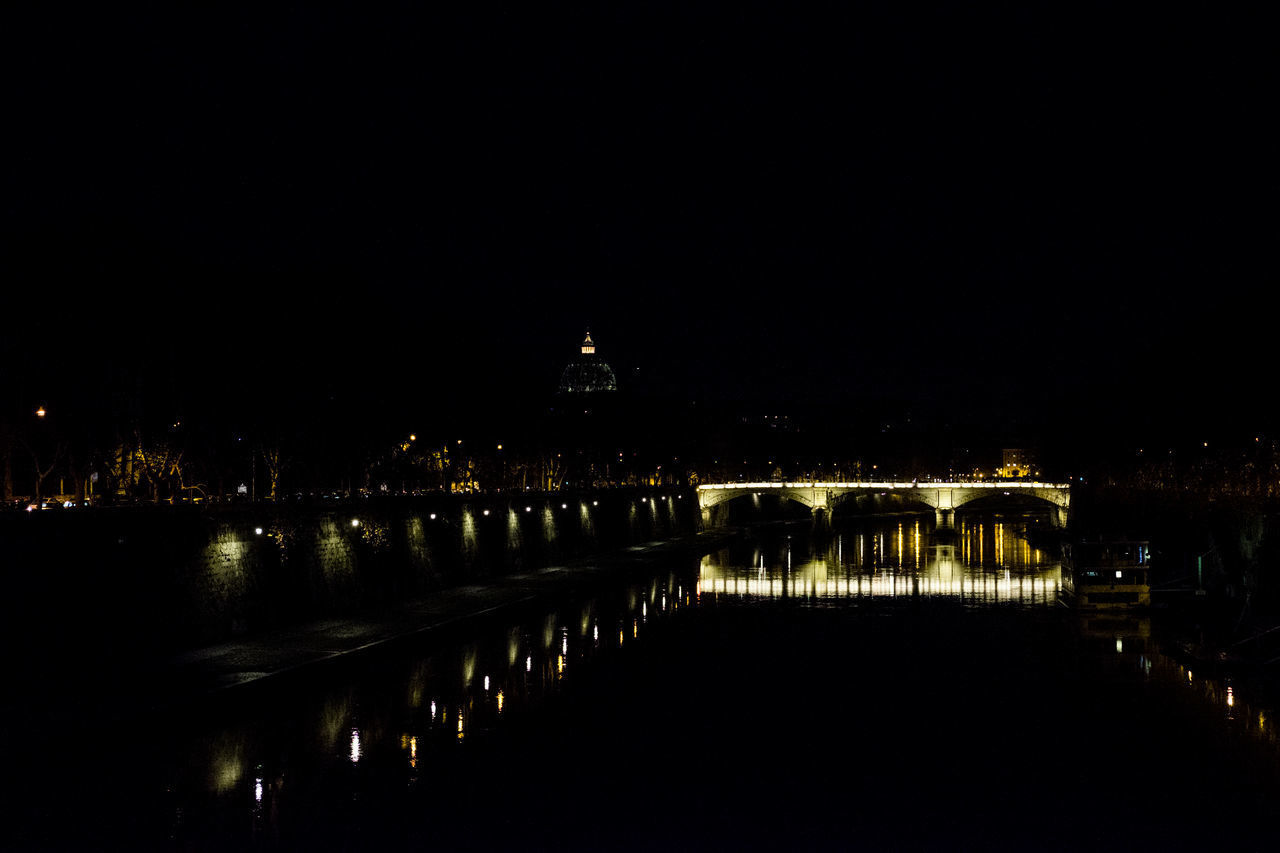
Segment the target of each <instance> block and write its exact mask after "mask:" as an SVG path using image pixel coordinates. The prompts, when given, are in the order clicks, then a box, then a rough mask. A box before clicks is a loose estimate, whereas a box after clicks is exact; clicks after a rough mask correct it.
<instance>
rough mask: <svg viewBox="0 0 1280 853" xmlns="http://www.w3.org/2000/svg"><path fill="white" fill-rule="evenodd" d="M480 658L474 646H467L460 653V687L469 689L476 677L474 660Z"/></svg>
mask: <svg viewBox="0 0 1280 853" xmlns="http://www.w3.org/2000/svg"><path fill="white" fill-rule="evenodd" d="M479 656H480V651H479V650H478V649H477V648H476V646H475V644H474V643H472V644H471V645H469V646H467V647H466V649H464V650H463V652H462V686H463V687H470V686H471V681H472V679H474V678H475V677H476V659H477V658H478V657H479Z"/></svg>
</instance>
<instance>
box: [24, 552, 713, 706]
mask: <svg viewBox="0 0 1280 853" xmlns="http://www.w3.org/2000/svg"><path fill="white" fill-rule="evenodd" d="M734 535H736V531H734V530H729V529H719V530H712V531H704V532H702V533H698V534H695V535H690V536H685V537H679V538H674V539H667V540H659V541H653V542H646V543H642V544H638V545H632V546H629V547H626V548H622V549H620V550H617V551H610V552H607V553H604V554H598V555H594V556H590V557H584V558H581V559H578V560H575V561H572V562H570V563H567V564H565V565H559V566H548V567H545V568H540V569H534V570H530V571H525V572H519V573H515V574H508V575H502V576H500V577H495V578H493V579H492V580H489V581H486V582H485V583H481V584H470V585H465V586H457V587H451V588H448V589H444V590H441V591H439V592H437V593H433V594H431V595H429V596H427V597H424V598H421V599H417V600H413V601H408V602H404V603H402V604H399V605H396V606H394V607H389V608H384V609H382V610H380V611H378V612H376V613H368V614H363V615H356V616H350V617H344V618H335V619H326V620H322V621H316V622H310V623H305V624H301V625H296V626H293V627H289V628H281V629H276V630H271V631H267V632H264V633H262V634H258V635H254V636H252V637H246V638H244V639H237V640H232V641H229V642H224V643H218V644H216V645H212V646H207V647H204V648H198V649H191V650H187V651H183V652H181V653H178V654H175V655H172V656H166V657H158V658H156V659H155V660H154V661H151V662H148V663H143V664H141V665H137V666H133V667H132V668H131V667H129V666H128V664H127V663H122V665H121V666H120V668H119V670H118V671H117V672H116V674H115V675H114V676H112V677H110V678H109V679H108V682H109V685H108V688H107V689H104V690H99V691H95V692H96V694H97V695H96V696H94V697H86V696H84V695H83V694H80V695H79V696H78V697H77V698H76V699H75V700H74V701H68V700H67V697H65V696H63V697H57V696H45V697H41V696H30V697H28V698H29V700H30V701H29V702H27V703H24V704H25V705H26V707H25V709H23V711H24V713H23V714H22V715H23V716H26V717H27V719H28V721H30V722H36V721H37V720H39V722H40V723H42V724H43V726H42V727H49V726H56V725H57V724H58V723H60V722H63V723H65V722H70V721H72V720H74V719H76V718H79V717H83V716H84V715H85V714H86V713H87V714H92V715H95V716H99V717H101V716H108V717H110V716H115V717H122V716H126V715H129V714H133V713H139V712H141V713H146V712H148V711H151V712H156V711H159V712H163V711H168V710H176V709H178V708H182V707H189V706H191V705H192V704H193V703H201V702H204V701H207V700H209V699H211V698H213V697H218V696H223V695H228V694H234V693H236V692H240V691H243V690H244V689H245V688H248V687H251V686H253V685H265V684H270V683H273V682H276V681H278V680H280V679H281V678H282V677H284V676H289V675H296V674H300V673H303V672H310V671H313V670H316V669H318V668H319V667H321V666H323V665H324V664H326V663H330V662H337V661H341V660H350V659H352V658H353V657H355V656H357V655H359V654H361V653H365V652H370V651H373V650H376V649H379V648H385V647H387V646H389V645H390V644H393V643H396V642H398V641H404V640H409V639H413V638H423V637H426V636H429V635H430V634H432V633H434V632H444V631H446V630H447V629H450V628H457V627H462V626H464V625H466V624H467V623H469V622H474V621H476V620H479V619H482V618H484V617H485V616H489V615H494V614H497V613H499V612H506V611H511V610H515V609H518V608H520V607H521V606H522V605H527V604H532V603H534V602H538V601H542V600H547V599H550V598H552V597H554V596H565V595H573V594H575V593H576V592H579V591H585V590H589V589H591V588H594V587H598V586H600V585H603V584H608V583H610V582H613V581H615V580H619V579H622V578H625V577H627V576H629V575H630V574H632V573H635V572H637V571H639V570H641V569H643V568H651V567H652V566H654V565H655V564H660V563H661V562H662V561H663V560H665V559H669V558H672V557H675V556H678V555H686V556H689V555H695V554H702V553H706V552H707V551H710V550H712V549H714V548H716V547H718V546H719V545H720V544H723V543H724V542H726V541H728V540H729V539H730V538H732V537H733V536H734ZM42 700H43V701H42ZM95 706H96V707H95ZM7 710H13V709H7Z"/></svg>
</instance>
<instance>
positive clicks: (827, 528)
mask: <svg viewBox="0 0 1280 853" xmlns="http://www.w3.org/2000/svg"><path fill="white" fill-rule="evenodd" d="M813 532H814V533H829V532H831V518H830V516H829V515H828V514H827V508H826V507H825V506H815V507H814V508H813Z"/></svg>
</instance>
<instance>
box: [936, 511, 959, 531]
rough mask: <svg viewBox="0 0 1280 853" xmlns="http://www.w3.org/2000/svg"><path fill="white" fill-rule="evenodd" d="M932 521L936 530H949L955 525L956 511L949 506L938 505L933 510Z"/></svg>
mask: <svg viewBox="0 0 1280 853" xmlns="http://www.w3.org/2000/svg"><path fill="white" fill-rule="evenodd" d="M933 521H934V527H935V528H937V529H938V530H950V529H951V528H952V527H954V526H955V522H956V511H955V510H954V509H952V508H951V507H939V508H937V509H935V510H934V511H933Z"/></svg>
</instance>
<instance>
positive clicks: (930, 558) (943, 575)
mask: <svg viewBox="0 0 1280 853" xmlns="http://www.w3.org/2000/svg"><path fill="white" fill-rule="evenodd" d="M924 524H925V522H924V521H922V520H921V519H918V518H917V519H911V520H906V521H896V522H885V523H883V524H878V525H871V526H868V527H867V528H864V529H855V530H853V531H851V532H844V533H840V534H838V535H836V536H835V537H834V538H833V540H832V541H831V542H830V543H829V544H828V545H826V546H825V547H824V548H821V549H819V550H817V551H816V552H815V551H814V550H812V549H811V548H810V547H809V545H808V543H807V542H804V543H801V542H800V541H799V540H793V539H792V538H791V537H790V536H788V537H786V538H784V539H781V540H780V541H777V542H775V543H773V544H771V545H764V544H756V545H755V546H753V547H752V549H751V553H750V554H749V555H748V554H747V553H746V551H745V549H744V548H742V547H730V548H725V549H722V550H720V551H718V552H715V553H712V554H708V555H706V556H705V557H703V559H702V563H701V565H700V567H699V571H698V584H699V586H698V589H699V592H700V593H701V594H703V595H706V594H713V595H716V596H721V597H723V596H728V597H739V598H746V599H752V598H763V599H775V598H791V599H799V600H811V601H814V602H822V601H824V600H832V599H863V598H869V599H875V598H887V599H891V598H898V597H903V596H929V597H944V598H955V599H958V600H959V601H962V602H964V603H967V604H976V605H986V604H995V603H1006V602H1008V603H1017V604H1021V605H1025V606H1050V605H1054V604H1056V602H1057V599H1058V594H1059V592H1060V591H1061V589H1062V562H1061V559H1060V558H1059V557H1057V556H1055V555H1052V554H1049V553H1047V552H1045V551H1042V550H1040V549H1038V548H1033V547H1032V546H1031V545H1030V543H1029V542H1028V541H1027V539H1026V537H1025V529H1026V525H1025V523H1023V524H1011V523H1006V522H1003V521H997V522H995V523H985V522H965V523H963V524H962V525H961V527H960V528H959V529H958V530H957V531H955V532H954V533H951V532H947V533H946V534H945V535H944V536H941V537H939V536H935V535H934V533H933V531H932V530H927V529H922V525H924ZM930 527H931V525H930ZM799 548H804V553H803V554H797V553H793V552H794V551H796V550H797V549H799Z"/></svg>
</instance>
